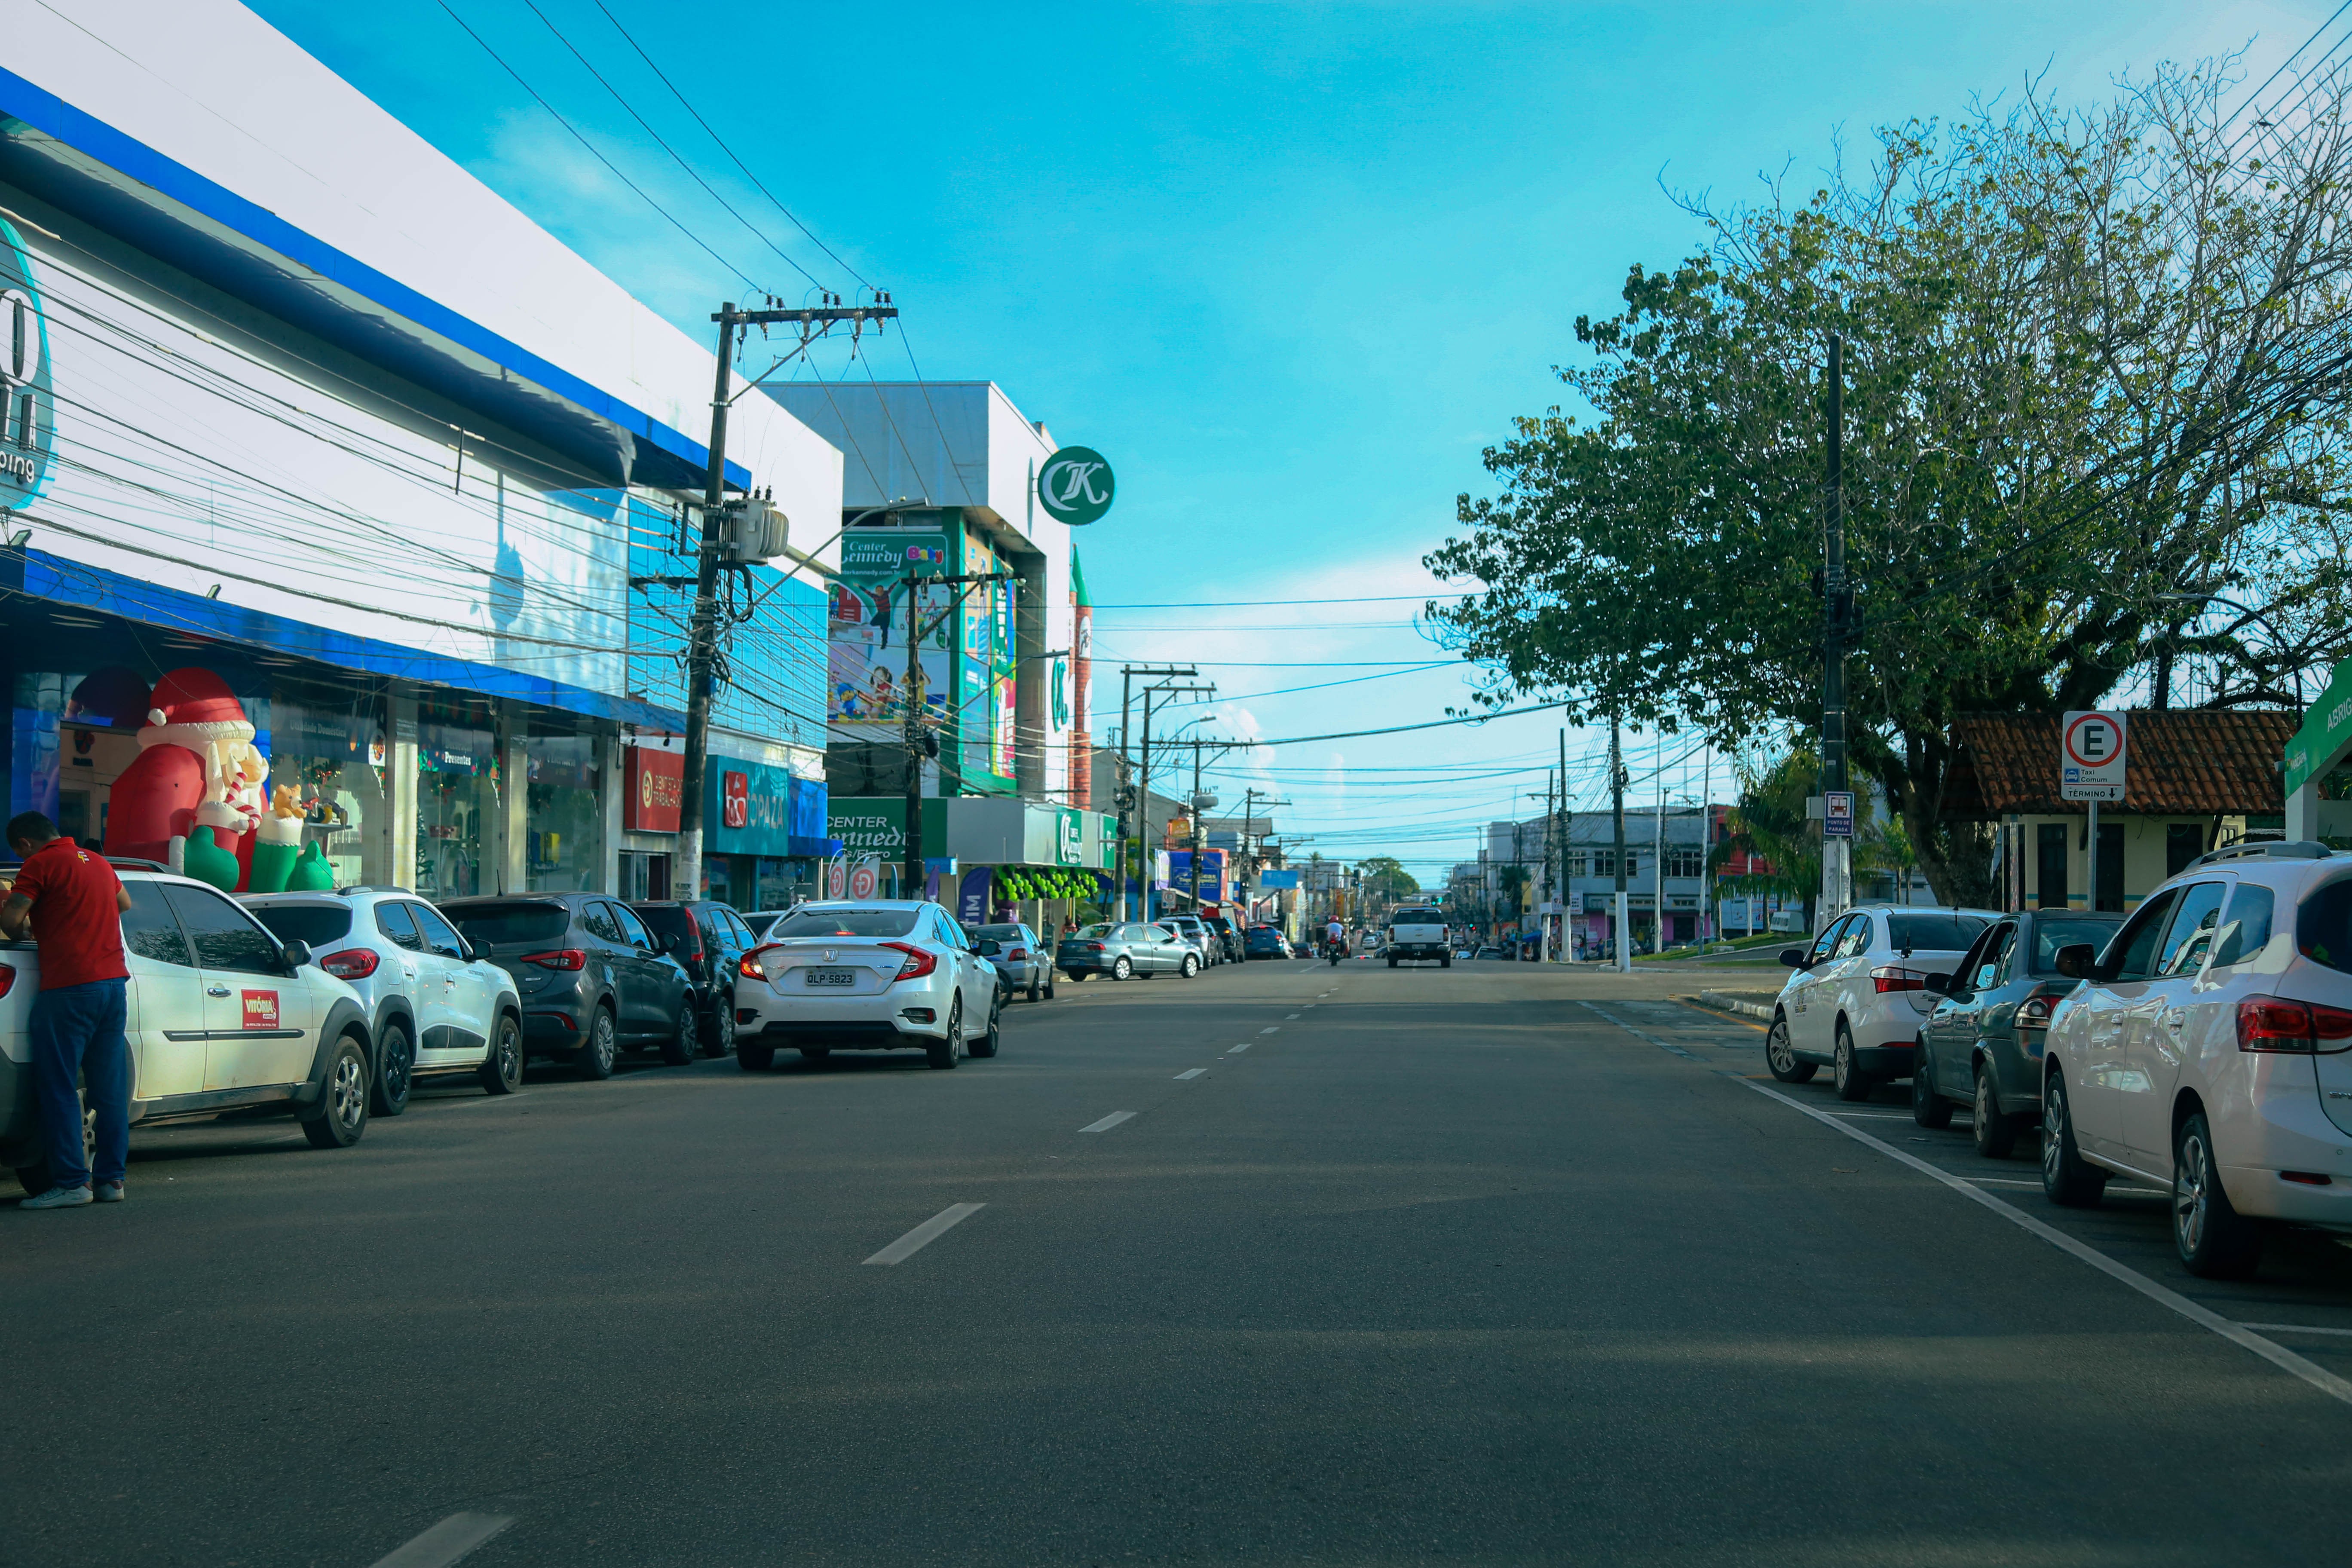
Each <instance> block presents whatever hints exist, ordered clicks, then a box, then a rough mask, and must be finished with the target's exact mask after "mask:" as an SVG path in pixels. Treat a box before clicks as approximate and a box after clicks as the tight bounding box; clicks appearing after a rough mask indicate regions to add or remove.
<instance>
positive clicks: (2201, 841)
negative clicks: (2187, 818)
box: [2164, 822, 2205, 877]
mask: <svg viewBox="0 0 2352 1568" xmlns="http://www.w3.org/2000/svg"><path fill="white" fill-rule="evenodd" d="M2204 853H2205V829H2204V828H2203V827H2201V826H2199V825H2197V824H2196V823H2194V822H2168V823H2166V824H2165V825H2164V874H2165V875H2166V876H2168V877H2178V876H2179V875H2180V873H2182V872H2183V871H2186V870H2187V869H2189V862H2190V861H2192V860H2194V859H2196V858H2197V857H2199V856H2200V855H2202V854H2204Z"/></svg>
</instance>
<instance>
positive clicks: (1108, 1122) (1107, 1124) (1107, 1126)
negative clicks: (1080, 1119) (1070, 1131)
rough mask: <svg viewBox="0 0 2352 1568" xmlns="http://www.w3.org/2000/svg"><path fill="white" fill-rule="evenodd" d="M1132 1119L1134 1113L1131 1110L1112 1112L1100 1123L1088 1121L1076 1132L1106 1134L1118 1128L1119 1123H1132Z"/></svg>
mask: <svg viewBox="0 0 2352 1568" xmlns="http://www.w3.org/2000/svg"><path fill="white" fill-rule="evenodd" d="M1134 1118H1135V1112H1134V1111H1132V1110H1114V1111H1112V1112H1111V1113H1110V1114H1109V1115H1108V1116H1106V1117H1104V1118H1103V1119H1102V1120H1101V1121H1089V1122H1087V1124H1086V1125H1085V1126H1084V1127H1081V1128H1079V1129H1078V1131H1081V1132H1108V1131H1110V1130H1111V1129H1112V1128H1114V1127H1116V1126H1118V1124H1119V1123H1120V1122H1122V1121H1133V1120H1134Z"/></svg>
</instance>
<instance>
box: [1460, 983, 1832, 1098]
mask: <svg viewBox="0 0 2352 1568" xmlns="http://www.w3.org/2000/svg"><path fill="white" fill-rule="evenodd" d="M1449 967H1450V966H1449ZM1764 1065H1765V1066H1766V1067H1768V1068H1771V1069H1772V1076H1773V1077H1774V1078H1776V1079H1780V1081H1781V1082H1782V1083H1811V1081H1812V1078H1813V1074H1814V1072H1815V1071H1816V1070H1818V1069H1817V1068H1815V1066H1814V1064H1813V1063H1811V1062H1801V1061H1799V1060H1798V1059H1797V1049H1796V1047H1794V1046H1791V1045H1790V1043H1789V1020H1788V1019H1787V1017H1785V1016H1782V1015H1780V1014H1777V1013H1776V1014H1774V1015H1773V1016H1772V1029H1771V1032H1770V1033H1769V1034H1768V1035H1766V1036H1765V1037H1764Z"/></svg>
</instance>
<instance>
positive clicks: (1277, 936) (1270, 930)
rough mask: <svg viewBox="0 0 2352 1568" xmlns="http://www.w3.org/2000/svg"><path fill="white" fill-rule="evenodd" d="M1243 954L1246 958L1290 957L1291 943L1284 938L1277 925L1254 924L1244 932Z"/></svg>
mask: <svg viewBox="0 0 2352 1568" xmlns="http://www.w3.org/2000/svg"><path fill="white" fill-rule="evenodd" d="M1242 954H1243V956H1244V957H1245V958H1288V957H1289V956H1290V943H1288V942H1285V941H1284V940H1283V938H1282V931H1280V929H1279V928H1277V927H1275V926H1252V927H1250V928H1249V930H1248V931H1246V932H1244V934H1243V937H1242Z"/></svg>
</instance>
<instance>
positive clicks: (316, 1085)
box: [0, 859, 374, 1193]
mask: <svg viewBox="0 0 2352 1568" xmlns="http://www.w3.org/2000/svg"><path fill="white" fill-rule="evenodd" d="M112 864H113V866H114V868H115V871H116V873H117V874H118V875H119V876H121V879H122V886H123V888H124V889H125V890H127V891H128V892H129V893H130V895H131V908H130V909H129V910H127V911H125V912H124V914H123V916H122V950H123V962H124V966H125V967H126V968H128V969H129V970H130V972H131V983H130V985H129V988H128V989H129V992H130V997H129V1002H130V1005H129V1010H128V1012H127V1015H126V1019H125V1022H126V1029H125V1032H126V1033H127V1034H128V1035H129V1037H130V1043H131V1124H132V1125H133V1126H137V1125H139V1124H140V1123H142V1122H152V1121H178V1120H181V1119H184V1118H192V1117H210V1116H217V1115H219V1114H221V1113H222V1112H224V1111H231V1110H235V1111H251V1110H261V1109H264V1108H268V1109H274V1110H281V1111H284V1112H286V1113H288V1114H290V1115H292V1116H293V1117H295V1118H296V1119H297V1120H298V1121H300V1123H301V1125H302V1131H304V1132H305V1133H306V1134H308V1135H309V1137H310V1142H312V1143H313V1144H314V1145H316V1146H317V1147H319V1148H321V1149H342V1148H348V1147H350V1146H351V1145H352V1144H353V1143H356V1142H359V1140H360V1135H361V1134H362V1132H364V1131H367V1123H368V1086H369V1083H370V1081H371V1079H373V1072H374V1057H373V1036H372V1034H371V1032H370V1030H369V1026H368V1016H367V1009H366V1008H365V1006H364V1005H362V1003H361V1001H360V998H359V996H358V994H356V993H355V992H353V991H352V988H351V987H350V986H349V985H346V984H343V982H341V981H340V980H338V979H336V978H335V977H334V976H333V975H331V974H329V973H326V971H324V970H322V969H320V968H319V967H318V965H317V964H315V963H312V962H311V957H310V948H309V946H308V945H307V944H306V943H303V942H280V941H279V940H278V938H277V937H276V936H274V935H272V934H271V933H270V932H269V931H267V930H265V929H263V928H262V926H260V925H259V924H258V923H257V922H256V921H255V920H254V918H253V916H252V915H250V914H248V913H247V911H246V910H244V909H242V908H240V907H239V906H238V904H237V903H236V900H234V899H231V898H229V897H228V896H227V895H226V894H224V893H222V892H219V891H218V890H216V889H213V888H211V887H208V886H206V885H205V883H202V882H198V881H194V880H192V879H189V878H186V877H181V876H175V875H173V873H172V872H171V871H169V870H167V869H165V868H163V866H161V865H159V864H157V863H156V862H153V861H146V860H124V859H118V860H115V861H113V862H112ZM40 987H41V971H40V955H39V952H38V951H37V948H36V947H35V946H34V944H33V943H31V942H5V943H0V1163H5V1164H7V1165H8V1166H10V1167H11V1168H12V1169H14V1170H15V1171H16V1179H17V1180H18V1182H20V1183H21V1184H23V1185H24V1187H25V1190H26V1192H29V1193H40V1192H46V1191H47V1189H48V1187H49V1185H50V1183H49V1179H48V1162H47V1155H46V1153H45V1152H44V1151H43V1149H42V1146H41V1134H40V1125H39V1120H38V1118H37V1115H36V1112H35V1109H34V1097H33V1074H32V1068H31V1061H32V1044H31V1040H30V1038H29V1037H27V1035H26V1022H27V1019H28V1017H29V1016H30V1014H31V1011H32V1005H33V998H34V996H36V995H37V994H38V993H39V991H40Z"/></svg>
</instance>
